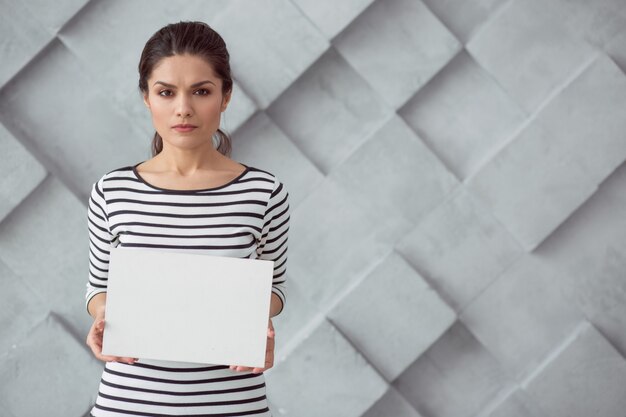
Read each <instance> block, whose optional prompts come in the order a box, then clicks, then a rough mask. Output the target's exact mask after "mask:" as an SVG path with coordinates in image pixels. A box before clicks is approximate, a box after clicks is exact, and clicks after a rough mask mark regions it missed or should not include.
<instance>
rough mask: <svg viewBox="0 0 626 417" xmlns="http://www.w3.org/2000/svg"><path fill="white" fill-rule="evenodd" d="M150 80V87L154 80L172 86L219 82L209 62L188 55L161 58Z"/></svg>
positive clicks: (216, 83) (217, 83)
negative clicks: (208, 81) (207, 81)
mask: <svg viewBox="0 0 626 417" xmlns="http://www.w3.org/2000/svg"><path fill="white" fill-rule="evenodd" d="M150 80H151V83H150V84H151V85H153V84H154V82H155V81H156V80H159V81H163V82H165V83H168V84H173V85H179V84H183V85H191V84H194V83H197V82H199V81H203V80H210V81H212V82H213V83H214V84H215V85H219V83H220V82H221V80H220V79H219V77H217V75H216V74H215V71H214V70H213V66H212V65H211V64H210V63H209V62H207V61H206V60H205V59H203V58H202V57H199V56H197V55H189V54H185V55H173V56H169V57H165V58H162V59H161V60H160V61H159V62H158V63H157V64H156V65H155V67H154V69H153V70H152V74H151V76H150Z"/></svg>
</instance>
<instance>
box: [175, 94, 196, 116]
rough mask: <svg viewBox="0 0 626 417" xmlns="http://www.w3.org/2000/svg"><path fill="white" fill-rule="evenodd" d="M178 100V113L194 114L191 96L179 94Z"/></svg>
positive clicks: (178, 114) (180, 114)
mask: <svg viewBox="0 0 626 417" xmlns="http://www.w3.org/2000/svg"><path fill="white" fill-rule="evenodd" d="M178 97H179V98H178V102H177V103H176V115H177V116H180V117H187V116H191V115H192V114H193V109H192V107H191V103H190V98H188V97H185V95H184V94H180V95H179V96H178Z"/></svg>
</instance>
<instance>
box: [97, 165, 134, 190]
mask: <svg viewBox="0 0 626 417" xmlns="http://www.w3.org/2000/svg"><path fill="white" fill-rule="evenodd" d="M132 174H133V165H124V166H120V167H118V168H115V169H111V170H109V171H106V172H105V173H104V174H101V175H100V176H99V177H97V178H96V180H95V182H94V186H96V185H97V186H98V187H99V188H100V189H102V188H104V184H105V183H106V182H107V181H111V180H116V179H122V178H128V177H132Z"/></svg>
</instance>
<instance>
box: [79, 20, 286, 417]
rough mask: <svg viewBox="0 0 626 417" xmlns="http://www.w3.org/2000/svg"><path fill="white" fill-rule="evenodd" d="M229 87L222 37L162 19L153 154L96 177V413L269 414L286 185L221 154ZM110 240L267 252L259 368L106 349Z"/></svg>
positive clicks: (152, 97) (152, 45)
mask: <svg viewBox="0 0 626 417" xmlns="http://www.w3.org/2000/svg"><path fill="white" fill-rule="evenodd" d="M232 87H233V81H232V78H231V74H230V65H229V54H228V51H227V49H226V45H225V43H224V40H223V39H222V38H221V36H220V35H219V34H218V33H216V32H215V31H214V30H213V29H211V28H210V27H209V26H208V25H206V24H205V23H202V22H179V23H176V24H170V25H167V26H165V27H163V28H162V29H160V30H159V31H157V32H156V33H155V34H154V35H153V36H152V37H151V38H150V39H149V40H148V42H147V43H146V45H145V47H144V50H143V52H142V54H141V59H140V62H139V89H140V91H141V93H142V96H143V100H144V103H145V105H146V106H147V107H148V109H149V110H150V113H151V114H152V121H153V124H154V127H155V129H156V133H155V135H154V139H153V142H152V154H153V157H152V159H149V160H147V161H143V162H140V163H137V164H135V165H132V166H126V167H122V168H118V169H115V170H113V171H110V172H108V173H107V174H105V175H103V176H102V177H101V178H100V179H99V180H98V181H97V182H96V183H94V185H93V188H92V191H91V197H90V199H89V205H88V228H89V249H90V251H89V280H88V283H87V294H86V305H87V310H88V312H89V314H90V315H91V316H92V317H93V318H94V322H93V325H92V327H91V329H90V331H89V334H88V336H87V345H89V347H90V348H91V350H92V351H93V353H94V355H95V356H96V357H97V358H98V359H100V360H103V361H105V365H104V370H103V373H102V379H101V382H100V388H99V392H98V397H97V400H96V404H95V406H94V407H93V409H92V410H91V413H92V415H93V416H96V417H100V416H129V415H140V416H159V415H167V416H183V415H216V416H217V415H219V416H222V415H223V416H247V415H250V416H252V415H254V416H271V415H272V414H271V412H270V410H269V408H268V403H267V399H266V396H265V379H264V375H263V371H265V370H267V369H269V368H270V367H272V365H273V363H274V329H273V326H272V321H271V317H273V316H275V315H277V314H279V313H280V312H281V311H282V309H283V306H284V303H285V269H286V261H287V235H288V230H289V213H290V211H289V202H288V193H287V190H286V189H285V187H284V186H283V184H282V183H281V182H280V181H279V180H278V179H277V178H276V177H275V176H274V175H272V174H271V173H269V172H267V171H264V170H261V169H258V168H255V167H252V166H247V165H244V164H241V163H238V162H236V161H234V160H232V159H230V158H229V157H228V156H229V155H230V138H229V137H228V135H227V134H226V133H225V132H223V131H222V130H221V129H220V128H219V125H220V116H221V113H222V112H223V111H225V110H226V107H227V105H228V102H229V100H230V97H231V94H232ZM117 246H122V247H141V248H159V249H163V250H167V249H185V250H188V251H197V252H201V253H206V254H209V255H218V256H232V257H238V258H250V259H265V260H271V261H274V278H273V285H272V295H271V303H270V311H269V315H268V343H267V352H266V363H265V367H264V368H248V367H244V366H238V365H237V364H193V363H182V362H169V361H168V362H166V361H156V360H148V359H143V358H123V357H112V356H104V355H102V335H103V331H104V320H105V311H106V290H107V275H108V261H109V253H110V248H112V247H117ZM142 296H146V297H149V296H150V290H149V288H148V289H146V291H145V293H144V294H142ZM225 296H236V294H228V295H226V294H225ZM198 331H202V329H198Z"/></svg>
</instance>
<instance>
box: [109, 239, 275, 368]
mask: <svg viewBox="0 0 626 417" xmlns="http://www.w3.org/2000/svg"><path fill="white" fill-rule="evenodd" d="M273 267H274V262H273V261H266V260H260V259H239V258H232V257H221V256H209V255H202V254H197V253H190V252H180V251H177V250H155V249H143V248H141V249H139V248H120V247H118V248H113V249H111V255H110V259H109V276H108V285H107V300H106V313H105V328H104V337H103V344H102V353H103V354H104V355H114V356H127V357H134V358H145V359H160V360H171V361H181V362H195V363H203V364H221V365H244V366H252V367H259V368H263V367H264V366H265V347H266V342H267V326H268V319H269V310H270V298H271V286H272V275H273Z"/></svg>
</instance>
